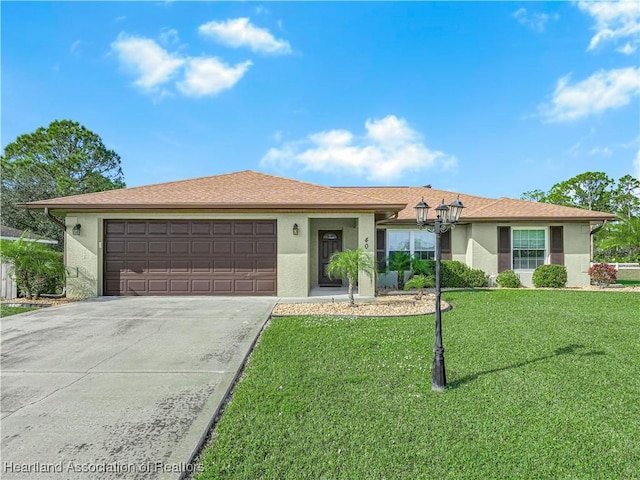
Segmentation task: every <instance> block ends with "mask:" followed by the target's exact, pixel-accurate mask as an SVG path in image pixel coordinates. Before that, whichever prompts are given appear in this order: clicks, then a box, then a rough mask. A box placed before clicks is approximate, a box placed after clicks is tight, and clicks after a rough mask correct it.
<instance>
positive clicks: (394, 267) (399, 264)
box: [387, 252, 411, 290]
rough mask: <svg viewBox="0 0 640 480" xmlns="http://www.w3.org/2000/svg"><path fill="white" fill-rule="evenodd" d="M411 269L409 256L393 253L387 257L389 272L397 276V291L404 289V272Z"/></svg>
mask: <svg viewBox="0 0 640 480" xmlns="http://www.w3.org/2000/svg"><path fill="white" fill-rule="evenodd" d="M410 269H411V256H410V255H409V254H408V253H407V252H393V254H392V255H391V256H390V257H389V267H388V268H387V270H388V271H390V272H396V273H397V275H398V290H402V289H403V288H404V272H406V271H407V270H410Z"/></svg>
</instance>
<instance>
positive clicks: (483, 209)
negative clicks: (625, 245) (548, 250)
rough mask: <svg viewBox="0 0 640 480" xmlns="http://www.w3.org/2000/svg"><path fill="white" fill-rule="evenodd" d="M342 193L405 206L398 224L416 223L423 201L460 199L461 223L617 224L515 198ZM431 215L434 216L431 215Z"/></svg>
mask: <svg viewBox="0 0 640 480" xmlns="http://www.w3.org/2000/svg"><path fill="white" fill-rule="evenodd" d="M336 188H338V189H340V190H342V191H347V192H351V193H359V194H360V195H371V196H375V197H377V198H380V199H383V200H387V201H390V202H394V203H404V204H406V207H405V208H404V209H403V210H402V211H401V212H400V213H399V214H398V219H397V221H398V222H399V223H411V222H415V218H416V214H415V210H414V209H413V207H414V206H415V205H417V204H418V202H419V201H420V200H421V199H422V198H424V201H425V202H427V204H429V206H430V207H431V208H433V209H435V207H437V206H438V205H439V204H440V203H441V202H442V200H443V199H444V202H445V203H447V204H448V203H451V202H452V201H453V200H454V199H455V198H457V197H458V195H459V196H460V201H461V202H462V204H463V205H464V206H465V208H464V210H463V211H462V215H461V217H460V218H461V220H462V221H467V220H468V221H497V220H500V221H504V220H520V221H526V220H534V221H536V220H538V221H560V220H563V221H565V220H568V221H571V220H583V221H604V220H614V219H615V218H616V216H615V215H612V214H610V213H603V212H594V211H592V210H583V209H580V208H572V207H562V206H560V205H552V204H549V203H538V202H529V201H526V200H516V199H513V198H506V197H503V198H500V199H494V198H487V197H478V196H475V195H466V194H463V193H461V194H458V193H456V192H450V191H446V190H436V189H432V188H427V187H336ZM429 215H430V216H432V215H433V213H432V212H431V211H430V212H429Z"/></svg>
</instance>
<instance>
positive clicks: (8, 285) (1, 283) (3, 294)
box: [0, 263, 18, 298]
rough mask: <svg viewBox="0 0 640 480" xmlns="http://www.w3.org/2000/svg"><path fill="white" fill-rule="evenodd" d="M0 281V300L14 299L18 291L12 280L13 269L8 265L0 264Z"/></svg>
mask: <svg viewBox="0 0 640 480" xmlns="http://www.w3.org/2000/svg"><path fill="white" fill-rule="evenodd" d="M0 271H1V273H2V279H1V280H0V287H1V288H0V290H1V291H0V298H16V297H17V296H18V289H17V287H16V282H15V281H14V279H13V269H12V267H11V265H9V264H8V263H2V264H0Z"/></svg>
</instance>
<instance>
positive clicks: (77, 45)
mask: <svg viewBox="0 0 640 480" xmlns="http://www.w3.org/2000/svg"><path fill="white" fill-rule="evenodd" d="M84 44H85V42H83V41H82V40H76V41H75V42H73V43H72V44H71V46H70V47H69V52H70V53H71V54H72V55H75V56H76V57H79V56H80V55H81V54H82V47H83V45H84Z"/></svg>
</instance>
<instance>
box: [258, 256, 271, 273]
mask: <svg viewBox="0 0 640 480" xmlns="http://www.w3.org/2000/svg"><path fill="white" fill-rule="evenodd" d="M256 271H257V272H262V273H275V272H276V261H275V259H273V260H269V259H260V260H256Z"/></svg>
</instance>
